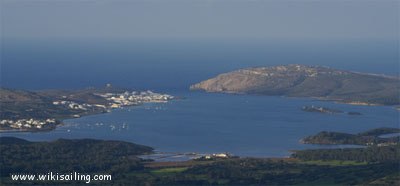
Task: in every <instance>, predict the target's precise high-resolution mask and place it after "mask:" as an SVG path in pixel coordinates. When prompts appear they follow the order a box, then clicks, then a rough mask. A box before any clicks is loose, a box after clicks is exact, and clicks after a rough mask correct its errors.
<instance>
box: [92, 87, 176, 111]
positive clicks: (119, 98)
mask: <svg viewBox="0 0 400 186" xmlns="http://www.w3.org/2000/svg"><path fill="white" fill-rule="evenodd" d="M98 95H99V96H101V97H103V98H105V99H107V100H108V101H111V104H110V107H111V108H119V107H122V106H129V105H138V104H141V103H150V102H167V101H168V100H171V99H174V97H173V96H171V95H168V94H160V93H155V92H152V91H150V90H148V91H142V92H139V91H133V92H124V93H105V94H98Z"/></svg>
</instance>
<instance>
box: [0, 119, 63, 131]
mask: <svg viewBox="0 0 400 186" xmlns="http://www.w3.org/2000/svg"><path fill="white" fill-rule="evenodd" d="M55 124H56V120H55V119H51V118H49V119H32V118H31V119H20V120H1V121H0V125H1V126H2V127H1V128H13V129H34V128H36V129H42V128H46V127H48V126H54V125H55Z"/></svg>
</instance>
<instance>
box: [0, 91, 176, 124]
mask: <svg viewBox="0 0 400 186" xmlns="http://www.w3.org/2000/svg"><path fill="white" fill-rule="evenodd" d="M171 99H174V97H173V96H171V95H168V94H160V93H155V92H152V91H149V90H147V91H135V90H130V89H121V88H114V87H112V86H111V85H107V86H106V87H103V88H87V89H83V90H46V91H25V90H14V89H6V88H0V104H1V107H0V118H1V120H0V131H2V132H4V131H43V130H51V129H54V128H55V127H56V126H57V125H59V124H61V123H62V120H63V119H68V118H78V117H81V116H85V115H91V114H98V113H105V112H110V110H111V109H115V108H120V107H126V106H134V105H140V104H142V103H150V102H167V101H169V100H171Z"/></svg>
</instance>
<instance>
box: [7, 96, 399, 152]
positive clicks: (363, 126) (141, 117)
mask: <svg viewBox="0 0 400 186" xmlns="http://www.w3.org/2000/svg"><path fill="white" fill-rule="evenodd" d="M175 95H179V96H185V97H186V99H183V100H174V101H171V102H169V103H156V104H145V105H142V106H138V107H129V108H124V109H116V110H113V111H112V112H111V113H107V114H100V115H92V116H87V117H83V118H78V119H71V120H67V121H65V125H64V126H62V127H59V128H57V129H56V130H54V131H51V132H46V133H8V134H1V135H2V136H16V137H21V138H25V139H29V140H35V141H42V140H55V139H58V138H70V139H76V138H96V139H112V140H123V141H129V142H134V143H139V144H144V145H149V146H152V147H154V148H155V149H156V150H157V151H160V152H181V153H185V152H197V153H215V152H230V153H233V154H235V155H240V156H252V157H283V156H287V155H289V154H290V153H289V150H295V149H305V148H333V147H337V146H316V145H303V144H300V143H299V140H300V139H301V138H303V137H305V136H307V135H313V134H316V133H318V132H320V131H323V130H325V131H338V132H349V133H357V132H362V131H365V130H369V129H372V128H376V127H384V126H385V127H398V120H399V112H398V111H396V110H395V109H394V108H392V107H385V106H354V105H346V104H336V103H332V102H326V101H318V100H313V99H300V98H284V97H269V96H251V95H228V94H207V93H202V92H180V93H179V92H177V93H175ZM304 105H318V106H325V107H329V108H334V109H340V110H343V111H346V112H348V111H356V112H360V113H362V114H363V115H360V116H351V115H346V114H321V113H309V112H304V111H302V110H301V107H302V106H304Z"/></svg>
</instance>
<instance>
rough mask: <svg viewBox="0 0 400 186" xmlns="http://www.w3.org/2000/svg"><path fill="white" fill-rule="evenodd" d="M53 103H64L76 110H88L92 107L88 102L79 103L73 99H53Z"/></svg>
mask: <svg viewBox="0 0 400 186" xmlns="http://www.w3.org/2000/svg"><path fill="white" fill-rule="evenodd" d="M53 105H64V106H67V107H68V108H70V109H75V110H87V109H88V108H89V107H92V105H90V104H87V103H83V104H79V103H75V102H73V101H53Z"/></svg>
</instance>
